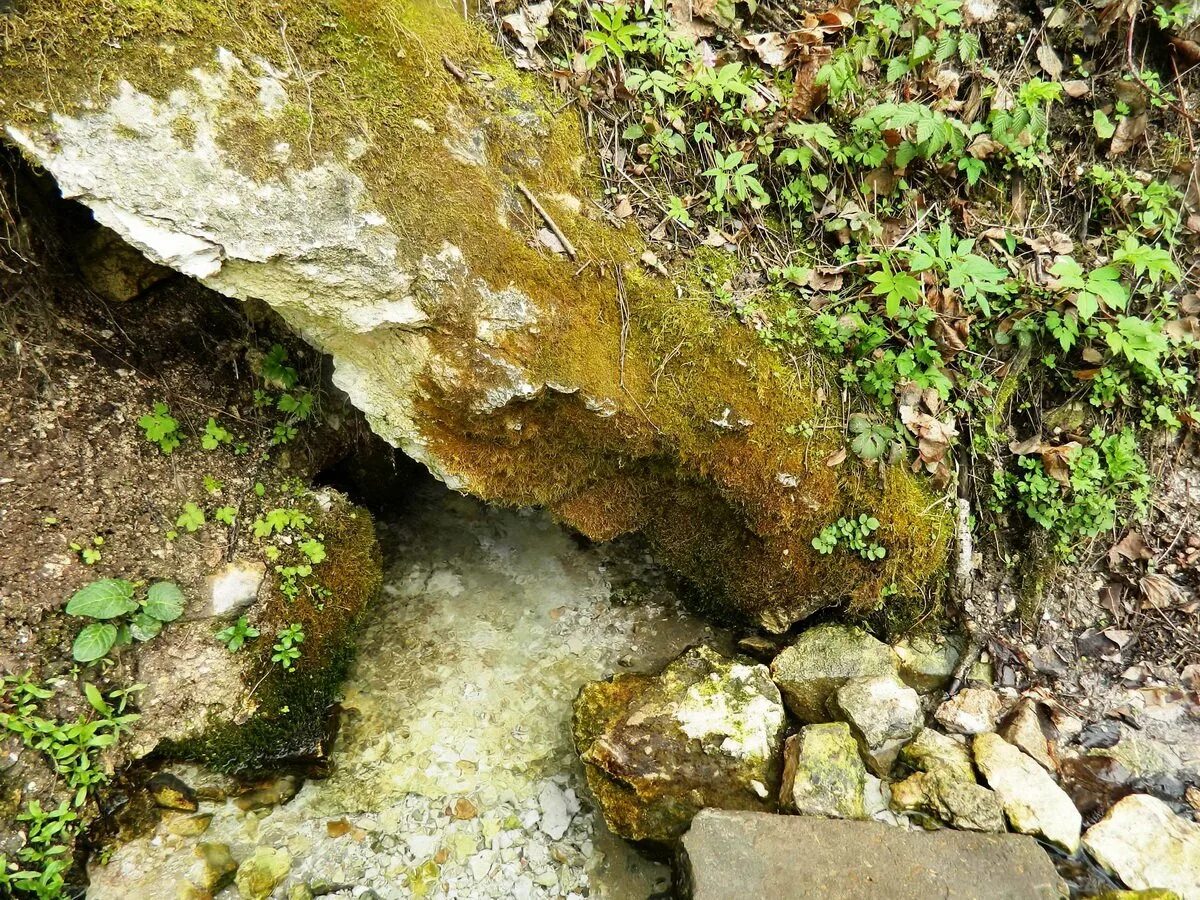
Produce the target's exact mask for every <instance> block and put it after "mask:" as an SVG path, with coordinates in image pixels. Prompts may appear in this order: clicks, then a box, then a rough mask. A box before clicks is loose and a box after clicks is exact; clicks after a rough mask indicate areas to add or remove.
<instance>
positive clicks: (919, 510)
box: [0, 0, 949, 631]
mask: <svg viewBox="0 0 1200 900" xmlns="http://www.w3.org/2000/svg"><path fill="white" fill-rule="evenodd" d="M281 22H286V23H287V28H286V32H283V30H282V29H281V28H280V23H281ZM5 39H6V46H5V50H6V52H5V58H4V60H3V63H2V64H0V65H2V66H3V68H2V70H0V72H2V75H3V77H2V78H0V122H2V123H3V124H4V125H5V126H7V129H8V134H9V136H10V138H11V139H12V140H14V141H15V142H16V143H17V144H18V145H19V146H20V147H21V149H22V151H23V152H24V153H25V154H26V155H27V156H29V157H30V158H31V159H32V160H33V161H35V162H36V163H37V164H39V165H41V166H43V167H44V168H45V169H46V170H47V171H49V172H50V173H51V174H52V175H53V176H54V177H55V178H56V179H57V181H58V183H59V185H60V186H61V188H62V189H63V191H64V193H65V194H66V195H67V196H70V197H79V198H80V199H81V200H83V202H85V203H87V204H88V205H89V206H90V207H91V208H92V210H93V212H94V214H95V216H96V218H97V219H98V220H100V221H101V222H102V223H103V224H105V225H107V226H109V227H111V228H113V229H114V230H115V231H117V232H118V233H120V234H121V235H122V236H123V237H124V238H125V239H126V240H127V241H129V242H130V243H131V244H133V245H134V246H136V247H137V248H138V249H140V250H142V251H143V252H144V253H145V254H146V255H147V256H148V257H150V258H151V260H153V261H154V262H156V263H159V264H165V265H168V266H171V267H172V268H175V269H177V270H179V271H181V272H184V273H185V274H188V275H191V276H193V277H196V278H198V279H200V280H202V281H203V282H204V283H205V284H207V285H208V286H210V287H212V288H214V289H215V290H218V291H220V292H222V293H225V294H227V295H229V296H233V297H238V298H243V299H246V298H255V299H259V300H262V301H265V302H266V303H268V304H269V305H270V306H272V307H273V308H274V309H276V310H277V311H278V312H279V313H280V314H281V315H282V316H283V317H284V318H285V319H286V320H287V321H288V322H289V323H290V324H291V325H292V326H293V327H294V328H295V329H296V330H297V331H299V332H300V333H301V334H303V335H304V336H305V337H306V338H307V339H308V340H310V341H311V342H312V343H313V344H315V345H316V346H317V347H319V348H320V349H321V350H323V351H325V352H327V353H329V354H331V355H332V357H333V359H334V363H335V367H336V374H335V382H336V383H337V384H338V385H339V386H340V387H342V388H343V389H344V390H345V391H346V392H347V393H348V394H349V395H350V397H351V399H352V400H353V402H354V403H355V405H357V406H358V407H359V408H361V409H362V410H363V411H364V412H365V413H366V415H367V417H368V419H369V421H370V422H371V425H372V427H373V428H374V429H375V430H376V431H377V432H378V433H379V434H380V435H382V436H383V437H384V438H386V439H387V440H389V441H390V442H392V443H394V444H395V445H397V446H399V447H401V448H403V449H404V450H405V451H406V452H407V453H409V454H410V455H411V456H413V457H414V458H415V459H418V460H420V461H421V462H423V463H425V464H426V465H427V466H429V468H430V469H432V470H433V471H434V472H435V473H436V474H438V475H439V476H440V477H442V478H443V479H445V480H446V481H447V483H448V484H450V485H451V486H453V487H455V488H457V489H461V490H466V491H470V492H471V493H474V494H476V495H478V496H480V497H482V498H484V499H486V500H489V501H494V502H501V503H509V504H515V505H537V506H543V507H547V508H549V509H550V510H552V511H553V512H554V513H555V514H556V515H557V516H558V517H559V518H560V519H561V520H563V521H565V522H567V523H569V524H570V525H572V526H574V527H575V528H577V529H579V530H580V531H582V532H583V533H584V534H586V535H588V536H590V537H592V538H594V539H609V538H612V537H614V536H616V535H619V534H622V533H625V532H629V531H634V530H641V531H644V532H645V534H646V535H647V536H648V537H649V538H650V541H651V543H652V545H653V547H654V549H655V550H656V552H657V553H658V554H659V555H660V556H661V558H662V559H663V560H664V561H665V562H667V563H668V564H670V565H671V566H672V567H674V568H675V569H676V570H677V571H679V572H680V573H682V574H683V575H685V576H687V577H688V578H689V579H690V580H692V581H693V582H695V583H696V584H697V585H698V586H699V588H700V590H699V596H700V597H701V598H702V599H703V602H704V604H705V606H706V607H707V608H708V609H709V610H711V611H714V612H720V613H722V614H724V615H727V616H730V617H732V618H735V619H741V620H747V621H750V622H753V623H755V624H758V625H761V626H763V627H765V628H767V629H770V630H773V631H783V630H786V629H787V628H788V627H789V626H790V625H791V624H792V623H794V622H795V621H797V620H798V619H800V618H803V617H804V616H806V615H808V614H810V613H811V612H813V611H814V610H816V609H819V608H821V607H822V606H825V605H828V604H830V603H835V602H840V601H843V600H845V599H846V598H850V600H851V601H852V602H853V604H854V607H855V609H857V610H860V611H865V610H869V609H872V608H875V607H876V606H878V604H879V603H880V598H881V597H882V596H883V593H884V589H885V588H889V587H891V586H892V585H895V586H897V587H898V588H899V590H900V593H901V598H903V597H904V596H913V597H915V596H921V595H923V594H925V593H927V587H928V585H929V583H930V581H931V580H934V579H936V578H937V576H938V575H939V573H940V570H941V567H942V563H943V560H944V558H945V549H946V542H947V540H948V536H949V527H948V526H949V522H948V520H947V518H946V516H945V514H944V511H943V510H942V507H941V505H939V504H936V503H933V502H931V497H930V496H929V494H928V492H927V491H926V489H925V487H924V486H923V485H922V484H921V483H920V482H919V481H918V480H917V479H916V477H914V476H913V475H912V473H910V472H908V471H907V470H905V469H904V468H903V467H900V466H896V467H884V468H883V469H881V470H879V469H871V468H868V467H865V466H863V465H861V464H860V463H859V462H858V461H857V460H856V459H853V458H851V459H850V460H847V461H846V462H845V463H844V464H843V465H842V466H840V467H831V466H828V465H826V464H825V462H824V461H825V460H826V459H827V458H829V457H830V456H831V455H832V454H833V453H834V452H835V451H837V450H839V449H841V448H842V447H843V446H844V437H845V436H844V435H842V434H841V433H840V423H841V421H842V418H841V415H842V414H841V411H839V410H835V409H833V408H831V405H830V404H829V403H828V402H826V398H827V397H828V396H830V395H837V394H838V391H837V390H836V389H835V388H834V386H833V384H832V381H831V379H832V373H831V372H825V371H823V369H822V367H821V366H820V365H819V364H816V365H813V366H812V367H809V366H805V367H798V366H796V365H794V363H793V362H792V361H791V360H785V359H783V358H781V357H780V356H779V355H778V354H777V353H776V352H774V351H773V350H771V349H769V348H768V347H766V346H765V345H764V344H763V343H762V342H761V341H760V339H759V338H758V337H757V336H756V335H755V334H754V333H753V332H752V331H751V330H750V329H748V328H746V327H744V326H742V325H741V324H739V323H737V322H734V321H731V320H730V319H729V318H728V315H727V312H726V311H724V310H721V309H719V308H717V305H716V304H715V303H714V302H713V297H712V296H711V292H710V291H709V290H708V289H707V288H706V287H705V285H704V280H703V278H700V277H698V276H697V274H696V272H695V271H685V272H678V273H676V277H675V283H672V282H671V281H670V280H667V279H664V278H660V277H657V276H655V275H652V274H648V273H647V272H645V271H644V270H643V268H642V266H641V265H640V263H639V262H638V260H639V257H640V256H641V254H642V252H643V251H644V249H645V245H644V242H643V239H642V237H641V236H640V235H639V234H638V233H637V232H636V230H635V229H633V228H625V229H623V230H616V229H613V228H612V227H611V226H610V225H608V224H607V223H606V222H605V221H602V220H601V217H600V216H596V215H593V214H592V213H591V212H589V205H588V203H587V202H585V201H586V197H587V195H588V194H589V193H590V185H591V184H592V177H591V176H592V175H593V174H594V171H593V169H592V167H590V166H589V165H588V164H587V163H585V162H584V157H585V142H584V140H583V135H582V127H581V122H580V120H579V118H578V117H577V116H576V115H575V114H574V112H569V113H561V114H556V112H555V110H557V109H559V108H560V107H561V103H560V102H559V101H558V99H557V98H556V97H554V96H553V94H552V93H551V91H550V88H549V85H548V84H546V83H543V82H540V81H537V80H536V79H534V78H533V77H530V76H526V75H522V74H519V73H517V72H516V70H515V69H514V68H513V67H512V66H511V65H510V64H509V62H508V61H507V60H506V59H505V58H504V57H503V55H502V54H501V52H500V51H499V49H498V48H497V47H496V46H495V44H494V42H493V40H492V38H491V36H490V35H489V34H488V33H487V32H486V31H485V30H484V29H483V28H482V27H481V26H480V25H479V24H477V23H473V22H468V21H464V20H463V19H462V18H461V16H460V13H459V7H458V6H457V5H456V4H454V3H452V2H450V0H411V2H392V0H378V2H363V0H321V2H316V3H310V2H304V3H301V2H299V0H284V2H271V3H267V2H266V0H248V2H244V3H238V4H229V5H224V6H223V5H219V4H218V5H214V4H209V3H203V2H199V0H183V2H179V0H171V2H167V0H138V2H136V3H120V4H117V5H116V6H115V8H114V7H113V5H112V4H110V3H100V2H99V0H95V2H89V0H36V2H35V0H16V2H15V3H14V4H12V7H11V9H10V11H9V12H8V13H7V14H6V16H5ZM264 60H265V61H266V64H264V63H263V62H261V61H264ZM447 61H448V62H449V65H447V64H446V62H447ZM280 73H284V74H280ZM530 197H536V198H539V200H540V203H539V205H540V207H541V208H542V209H543V210H545V211H546V212H548V213H549V215H550V216H552V217H553V219H554V221H555V222H556V223H557V225H558V226H559V227H560V228H561V229H562V230H563V231H564V232H565V233H566V234H567V235H568V236H569V238H570V240H571V242H572V243H573V245H574V247H575V258H573V259H570V258H567V257H566V256H564V255H561V254H555V253H553V252H550V251H548V250H546V249H545V248H544V247H540V246H539V245H538V244H537V242H536V241H535V240H533V239H532V238H533V230H532V229H531V228H530V227H529V225H530V223H537V224H538V225H540V224H541V223H540V221H539V219H540V217H541V214H540V213H539V212H537V211H536V210H535V209H534V208H533V207H532V206H531V205H530V203H529V199H528V198H530ZM218 200H219V202H218ZM735 264H736V263H735V262H733V261H731V260H730V259H729V258H722V257H718V256H714V255H713V254H706V255H704V256H703V257H702V258H701V259H700V260H699V261H698V262H697V265H698V266H700V267H708V268H714V269H722V267H724V268H728V267H730V266H732V265H735ZM722 274H724V273H723V272H722ZM835 421H836V422H837V423H838V424H839V428H828V429H827V428H817V429H816V430H815V432H814V433H815V435H816V436H815V437H812V438H802V437H798V436H797V435H796V433H795V431H796V430H795V428H794V426H796V425H798V424H801V423H810V424H813V425H821V424H825V423H828V424H833V423H834V422H835ZM864 512H870V513H871V514H872V515H874V516H875V517H876V518H877V519H878V520H879V522H880V528H879V530H878V532H877V533H876V537H877V539H878V540H879V541H880V543H882V544H883V545H884V546H886V548H887V551H888V552H887V556H886V558H885V559H884V560H882V561H878V562H868V561H866V560H863V559H861V558H860V557H858V556H857V555H855V554H852V553H849V552H846V551H844V550H840V551H837V552H835V553H834V554H832V555H830V556H822V555H820V554H819V553H817V551H816V550H815V549H814V548H813V547H812V539H813V537H814V536H815V535H816V534H817V533H818V532H819V531H820V529H821V528H822V527H824V526H825V525H827V524H829V523H830V522H832V521H835V520H836V519H837V518H839V517H840V516H842V515H858V514H861V513H864Z"/></svg>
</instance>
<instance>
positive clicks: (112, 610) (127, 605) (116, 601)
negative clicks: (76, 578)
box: [67, 578, 137, 619]
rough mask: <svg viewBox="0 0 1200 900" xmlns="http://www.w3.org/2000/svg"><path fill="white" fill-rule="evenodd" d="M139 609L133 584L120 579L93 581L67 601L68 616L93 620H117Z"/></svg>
mask: <svg viewBox="0 0 1200 900" xmlns="http://www.w3.org/2000/svg"><path fill="white" fill-rule="evenodd" d="M135 609H137V604H136V603H134V602H133V584H132V583H131V582H128V581H124V580H122V579H118V578H103V579H101V580H100V581H93V582H92V583H91V584H89V585H85V586H84V587H82V588H80V589H79V590H78V591H76V592H75V593H74V594H73V595H72V596H71V599H70V600H69V601H67V615H70V616H87V617H89V618H92V619H115V618H116V617H117V616H123V615H125V614H126V613H130V612H133V611H134V610H135Z"/></svg>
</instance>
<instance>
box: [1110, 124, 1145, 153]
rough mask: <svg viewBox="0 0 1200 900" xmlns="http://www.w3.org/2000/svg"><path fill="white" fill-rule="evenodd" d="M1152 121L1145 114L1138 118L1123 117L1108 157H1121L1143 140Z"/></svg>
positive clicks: (1114, 135)
mask: <svg viewBox="0 0 1200 900" xmlns="http://www.w3.org/2000/svg"><path fill="white" fill-rule="evenodd" d="M1149 124H1150V119H1149V117H1148V116H1147V115H1146V114H1145V113H1140V114H1139V115H1136V116H1122V117H1121V120H1120V121H1119V122H1117V130H1116V132H1115V133H1114V134H1113V138H1112V143H1111V144H1109V146H1108V156H1109V158H1110V159H1111V158H1112V157H1114V156H1120V155H1121V154H1122V153H1125V152H1126V151H1127V150H1129V148H1130V147H1132V146H1133V145H1134V144H1136V143H1137V142H1138V141H1140V140H1141V139H1142V135H1144V134H1145V133H1146V126H1147V125H1149Z"/></svg>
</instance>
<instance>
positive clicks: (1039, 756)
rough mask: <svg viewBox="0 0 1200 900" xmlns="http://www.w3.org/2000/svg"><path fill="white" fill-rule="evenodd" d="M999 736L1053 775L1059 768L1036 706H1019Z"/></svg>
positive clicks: (1026, 703) (1025, 703)
mask: <svg viewBox="0 0 1200 900" xmlns="http://www.w3.org/2000/svg"><path fill="white" fill-rule="evenodd" d="M998 734H999V735H1000V737H1002V738H1004V739H1005V740H1006V741H1008V742H1009V743H1010V744H1012V745H1013V746H1014V747H1016V748H1017V749H1018V750H1021V751H1022V752H1024V753H1027V754H1029V756H1031V757H1033V759H1035V760H1036V761H1037V762H1038V764H1039V765H1040V766H1041V767H1042V768H1043V769H1045V770H1046V771H1047V772H1051V773H1053V772H1055V771H1056V770H1057V768H1058V766H1057V765H1056V764H1055V762H1054V756H1053V754H1052V753H1051V751H1050V742H1049V741H1048V740H1046V733H1045V732H1044V731H1042V723H1041V721H1040V719H1039V718H1038V712H1037V706H1036V705H1035V704H1033V703H1029V702H1024V703H1020V704H1018V705H1017V708H1016V709H1015V710H1013V712H1012V714H1011V715H1010V716H1009V718H1008V721H1007V722H1005V723H1004V725H1003V727H1001V728H1000V730H999V732H998Z"/></svg>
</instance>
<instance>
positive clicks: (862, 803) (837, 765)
mask: <svg viewBox="0 0 1200 900" xmlns="http://www.w3.org/2000/svg"><path fill="white" fill-rule="evenodd" d="M866 789H867V770H866V767H864V766H863V761H862V759H860V758H859V755H858V744H857V742H856V741H855V740H854V735H853V734H851V732H850V726H848V725H847V724H846V723H845V722H829V723H827V724H823V725H805V726H804V727H803V728H801V729H800V731H799V733H797V734H793V735H792V736H791V737H789V738H788V739H787V744H786V746H785V747H784V771H783V791H782V793H781V794H780V799H781V801H782V803H783V806H784V808H786V809H788V810H790V811H791V812H796V813H800V814H801V815H805V816H826V817H827V818H833V819H865V818H867V804H866Z"/></svg>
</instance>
